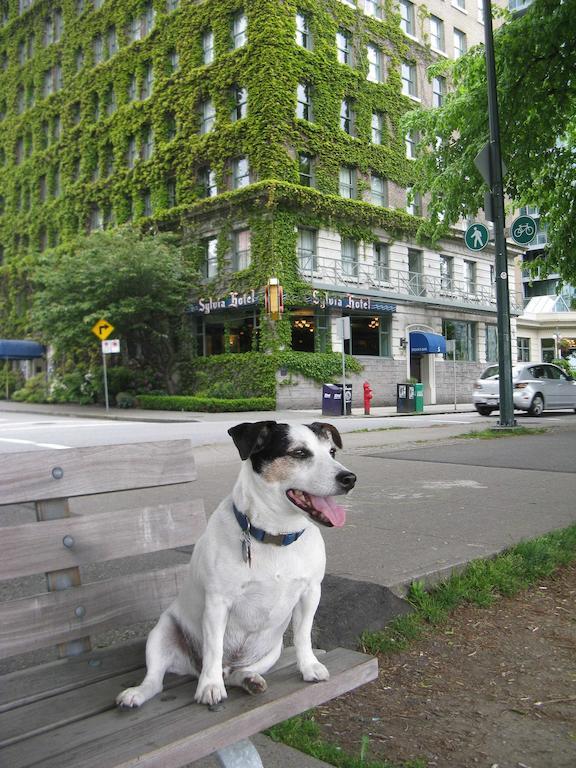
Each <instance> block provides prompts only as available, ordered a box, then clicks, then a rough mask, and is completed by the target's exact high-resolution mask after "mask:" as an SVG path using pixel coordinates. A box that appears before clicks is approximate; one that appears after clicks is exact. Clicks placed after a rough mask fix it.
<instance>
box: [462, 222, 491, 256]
mask: <svg viewBox="0 0 576 768" xmlns="http://www.w3.org/2000/svg"><path fill="white" fill-rule="evenodd" d="M488 240H490V233H489V232H488V227H487V226H486V225H485V224H479V223H474V224H470V226H469V227H468V229H467V230H466V234H465V235H464V242H465V243H466V248H470V250H471V251H481V250H482V249H483V248H486V246H487V245H488Z"/></svg>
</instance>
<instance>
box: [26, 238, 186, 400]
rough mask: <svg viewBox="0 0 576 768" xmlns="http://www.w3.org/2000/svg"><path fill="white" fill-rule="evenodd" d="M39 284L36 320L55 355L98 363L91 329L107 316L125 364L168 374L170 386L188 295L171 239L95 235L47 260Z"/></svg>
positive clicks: (182, 267)
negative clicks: (117, 338)
mask: <svg viewBox="0 0 576 768" xmlns="http://www.w3.org/2000/svg"><path fill="white" fill-rule="evenodd" d="M34 279H35V282H36V285H35V293H34V304H33V310H32V316H33V322H34V324H35V326H36V327H37V329H38V331H39V332H40V333H41V335H42V338H43V340H44V341H46V342H47V343H49V344H50V345H52V347H53V348H54V350H55V352H56V354H57V355H60V356H66V357H68V358H72V359H73V360H76V361H89V360H93V359H97V358H98V356H99V351H100V348H99V343H98V341H97V339H96V337H95V336H94V335H93V334H92V333H91V328H92V326H93V325H94V324H95V323H96V322H97V321H98V320H100V319H102V318H104V319H106V320H108V321H109V322H110V323H111V324H112V325H113V326H114V329H115V330H114V334H113V335H114V337H119V338H120V339H121V340H122V341H123V342H124V350H125V351H124V358H123V359H124V361H125V362H128V359H130V360H132V361H134V360H135V361H138V362H140V363H143V364H147V365H150V366H151V367H153V368H155V369H156V370H158V371H161V372H163V373H164V374H165V379H166V385H167V386H168V387H169V386H170V376H171V373H172V370H173V366H174V362H175V361H176V356H177V355H176V353H177V345H178V342H179V336H180V330H181V326H182V322H183V317H184V310H185V307H186V303H187V301H188V295H189V290H190V288H189V286H188V285H187V278H186V269H185V261H184V258H183V254H182V250H181V248H180V247H178V246H177V245H176V244H175V241H174V237H172V236H169V235H153V236H142V235H140V234H139V233H138V232H136V231H134V230H132V229H129V228H122V229H117V230H113V231H110V232H95V233H93V234H91V235H89V236H86V237H82V238H80V239H78V240H76V241H75V242H73V243H71V244H67V245H66V246H63V247H62V249H60V250H59V251H56V252H52V253H51V254H49V255H47V256H45V257H44V258H43V260H42V261H41V264H40V266H39V269H38V270H37V271H36V273H35V276H34Z"/></svg>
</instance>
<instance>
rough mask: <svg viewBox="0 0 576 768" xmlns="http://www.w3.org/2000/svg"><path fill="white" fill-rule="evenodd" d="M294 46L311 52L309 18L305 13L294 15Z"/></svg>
mask: <svg viewBox="0 0 576 768" xmlns="http://www.w3.org/2000/svg"><path fill="white" fill-rule="evenodd" d="M296 45H299V46H301V47H302V48H305V49H306V50H307V51H311V50H312V35H311V33H310V18H309V17H308V16H307V14H305V13H300V12H298V13H297V14H296Z"/></svg>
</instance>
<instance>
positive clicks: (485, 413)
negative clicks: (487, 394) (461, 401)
mask: <svg viewBox="0 0 576 768" xmlns="http://www.w3.org/2000/svg"><path fill="white" fill-rule="evenodd" d="M476 410H477V411H478V413H479V414H480V416H490V414H491V413H492V408H488V407H486V406H485V405H477V406H476Z"/></svg>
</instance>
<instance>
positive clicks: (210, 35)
mask: <svg viewBox="0 0 576 768" xmlns="http://www.w3.org/2000/svg"><path fill="white" fill-rule="evenodd" d="M213 61H214V32H213V31H212V30H211V29H207V30H205V31H204V32H203V34H202V64H211V63H212V62H213Z"/></svg>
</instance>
